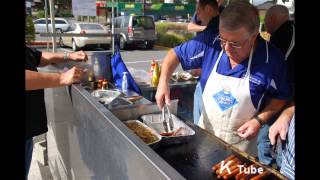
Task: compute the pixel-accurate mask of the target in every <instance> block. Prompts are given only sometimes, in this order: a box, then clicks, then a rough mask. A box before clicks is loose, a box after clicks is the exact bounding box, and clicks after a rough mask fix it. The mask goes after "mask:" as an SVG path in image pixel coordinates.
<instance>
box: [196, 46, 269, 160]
mask: <svg viewBox="0 0 320 180" xmlns="http://www.w3.org/2000/svg"><path fill="white" fill-rule="evenodd" d="M266 46H267V47H266V50H267V60H266V61H267V62H268V45H267V44H266ZM222 54H223V50H222V51H221V52H220V54H219V57H218V60H217V61H216V64H215V65H214V67H213V70H212V72H211V74H210V76H209V78H208V81H207V83H206V86H205V89H204V91H203V94H202V98H203V103H204V108H203V110H202V113H201V116H200V121H199V126H200V127H202V128H204V129H206V130H208V131H210V132H212V133H213V134H214V135H216V136H218V137H219V138H221V139H222V140H224V141H226V142H228V143H230V144H232V145H234V146H236V147H237V148H239V149H240V150H242V151H245V152H247V153H249V154H251V155H253V156H256V155H257V139H256V137H255V138H254V139H251V140H250V141H248V140H246V139H243V138H241V137H240V136H238V135H237V129H238V128H239V127H240V126H241V125H243V124H244V123H245V122H246V121H248V120H250V119H251V118H252V117H253V116H254V114H255V113H256V112H257V110H256V109H255V107H254V106H253V103H252V101H251V95H250V86H249V78H250V67H251V61H252V55H253V48H252V49H251V52H250V57H249V62H248V70H247V72H246V74H245V76H244V77H243V78H236V77H230V76H225V75H221V74H218V73H217V67H218V64H219V62H220V59H221V56H222ZM259 104H260V103H259Z"/></svg>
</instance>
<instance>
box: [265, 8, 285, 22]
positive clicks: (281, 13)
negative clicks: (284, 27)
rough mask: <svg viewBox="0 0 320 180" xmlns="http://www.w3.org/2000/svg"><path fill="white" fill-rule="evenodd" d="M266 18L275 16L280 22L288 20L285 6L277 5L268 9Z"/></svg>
mask: <svg viewBox="0 0 320 180" xmlns="http://www.w3.org/2000/svg"><path fill="white" fill-rule="evenodd" d="M267 16H268V17H269V16H277V17H278V18H280V19H281V20H289V10H288V8H287V7H286V6H284V5H280V4H277V5H274V6H271V7H270V8H269V9H268V11H267V13H266V17H267Z"/></svg>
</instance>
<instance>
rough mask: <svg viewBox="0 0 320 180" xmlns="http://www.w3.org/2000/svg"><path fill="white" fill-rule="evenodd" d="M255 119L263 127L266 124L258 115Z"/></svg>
mask: <svg viewBox="0 0 320 180" xmlns="http://www.w3.org/2000/svg"><path fill="white" fill-rule="evenodd" d="M254 119H256V120H257V121H258V122H259V124H260V125H261V126H262V125H263V124H264V123H263V121H262V119H261V118H259V116H258V114H256V115H255V116H254Z"/></svg>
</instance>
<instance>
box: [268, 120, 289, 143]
mask: <svg viewBox="0 0 320 180" xmlns="http://www.w3.org/2000/svg"><path fill="white" fill-rule="evenodd" d="M289 122H290V119H289V118H288V117H287V116H280V117H279V118H278V119H277V121H276V122H274V123H273V125H272V126H271V127H270V129H269V139H270V142H271V144H272V145H274V144H275V142H276V137H277V135H278V134H280V138H281V139H282V140H286V136H287V132H288V129H289Z"/></svg>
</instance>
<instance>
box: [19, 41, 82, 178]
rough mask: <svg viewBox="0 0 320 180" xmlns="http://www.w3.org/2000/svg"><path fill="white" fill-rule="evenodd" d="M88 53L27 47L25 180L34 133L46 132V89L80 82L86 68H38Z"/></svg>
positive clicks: (75, 59) (76, 59)
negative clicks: (45, 69)
mask: <svg viewBox="0 0 320 180" xmlns="http://www.w3.org/2000/svg"><path fill="white" fill-rule="evenodd" d="M86 60H88V56H87V54H86V53H84V52H83V51H79V52H72V53H60V52H59V53H50V52H41V51H38V50H35V49H32V48H29V47H27V46H26V62H25V88H26V94H25V96H26V144H25V158H26V159H25V165H26V173H25V175H26V179H27V177H28V173H29V168H30V163H31V159H32V151H33V140H32V138H33V137H34V136H38V135H40V134H43V133H46V132H47V131H48V128H47V117H46V108H45V102H44V88H50V87H60V86H66V85H71V84H72V83H78V82H80V80H81V78H82V77H83V69H82V68H78V67H73V68H71V69H70V70H68V71H65V72H62V73H59V72H57V73H47V72H38V70H37V67H43V66H47V65H49V64H52V63H59V62H66V61H77V62H81V61H86Z"/></svg>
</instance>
